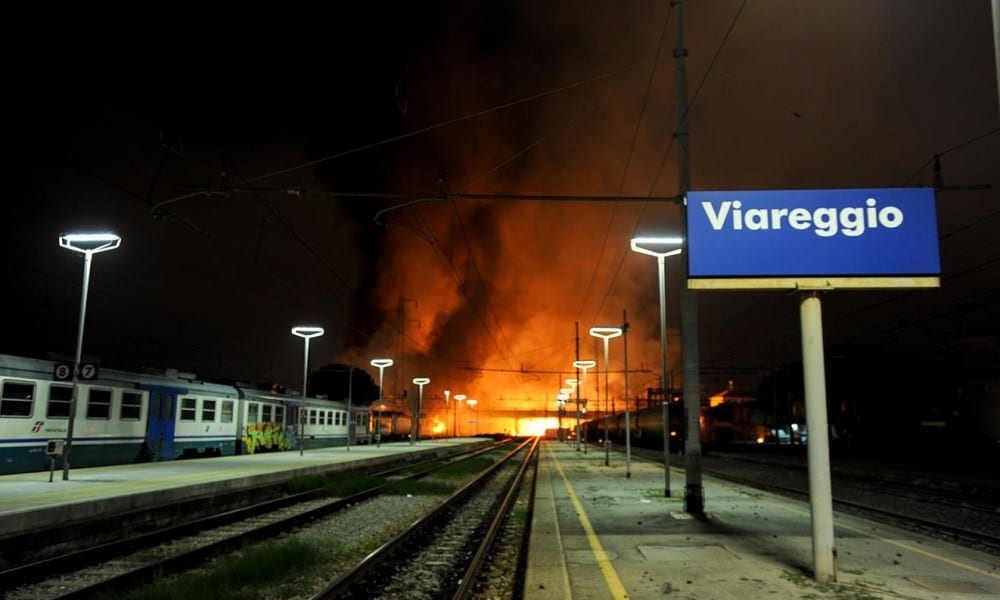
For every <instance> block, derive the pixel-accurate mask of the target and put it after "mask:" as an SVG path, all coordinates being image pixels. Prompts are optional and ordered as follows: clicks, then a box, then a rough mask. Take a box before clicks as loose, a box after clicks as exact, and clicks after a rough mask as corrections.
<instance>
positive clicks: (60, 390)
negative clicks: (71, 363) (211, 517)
mask: <svg viewBox="0 0 1000 600" xmlns="http://www.w3.org/2000/svg"><path fill="white" fill-rule="evenodd" d="M60 367H61V370H60ZM59 374H62V375H65V374H66V366H65V365H64V364H62V363H57V362H54V361H48V360H37V359H30V358H23V357H17V356H10V355H0V474H8V473H20V472H29V471H37V470H42V469H46V468H48V466H49V464H50V463H49V456H47V455H46V445H47V442H48V441H49V440H64V439H66V437H67V429H68V427H69V421H70V419H69V414H70V406H71V400H72V392H73V383H72V382H71V381H62V380H57V379H56V377H57V376H58V375H59ZM76 406H77V410H76V415H75V417H74V418H73V435H72V444H71V446H72V448H71V452H70V462H71V465H72V466H73V467H87V466H98V465H110V464H122V463H130V462H142V461H157V460H172V459H176V458H184V457H193V456H222V455H232V454H243V453H247V452H253V451H265V450H277V449H290V448H296V449H297V448H298V447H299V446H298V444H299V443H300V439H301V440H302V443H303V445H304V447H305V448H317V447H325V446H342V445H345V444H347V443H348V428H349V424H353V430H352V431H351V437H350V441H351V442H352V443H355V444H357V443H368V442H369V441H370V432H369V426H368V424H369V422H370V416H369V412H368V408H367V407H365V406H352V407H350V413H349V412H348V409H349V407H348V406H347V404H346V403H343V402H335V401H330V400H322V399H315V398H305V399H303V398H302V397H298V396H285V395H279V394H268V393H264V392H259V391H257V390H253V389H248V388H247V387H243V386H233V385H223V384H216V383H209V382H202V381H198V380H196V379H194V377H193V376H190V375H185V374H183V373H177V372H169V371H168V372H165V373H162V374H146V373H131V372H127V371H116V370H112V369H100V370H99V371H98V372H97V374H96V377H95V378H94V379H92V380H87V381H80V382H79V383H78V385H77V403H76ZM300 414H301V415H304V421H303V422H302V423H299V421H298V418H299V415H300ZM349 414H350V415H353V417H350V416H349ZM264 424H266V425H264ZM260 429H267V430H270V431H271V432H272V435H271V438H270V439H272V440H277V441H275V442H274V443H275V445H273V446H262V445H259V444H257V443H256V442H257V440H253V441H251V439H250V438H251V437H253V436H254V435H255V432H256V431H258V430H260ZM248 441H251V443H249V444H248ZM279 441H280V444H279V443H278V442H279ZM56 462H57V464H59V465H61V458H58V457H57V459H56Z"/></svg>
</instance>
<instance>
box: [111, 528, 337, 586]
mask: <svg viewBox="0 0 1000 600" xmlns="http://www.w3.org/2000/svg"><path fill="white" fill-rule="evenodd" d="M322 555H323V553H321V552H320V551H319V550H318V549H317V548H315V547H314V546H312V545H310V544H307V543H305V542H302V541H299V540H295V539H287V540H282V541H274V542H269V543H266V544H261V545H258V546H253V547H251V548H249V549H248V550H247V551H246V552H243V553H242V554H240V555H238V556H228V557H225V558H221V559H219V560H218V561H216V562H215V563H214V564H213V565H212V566H211V568H210V569H205V570H201V571H196V572H192V573H188V574H185V575H183V576H180V577H177V578H171V579H167V580H161V581H158V582H157V583H155V584H153V585H150V586H147V587H144V588H140V589H137V590H132V591H130V592H128V593H126V594H125V595H122V594H121V593H115V594H111V595H106V596H103V598H107V599H111V598H115V599H121V600H174V599H176V598H184V599H185V600H201V599H205V600H219V599H220V598H228V599H234V600H244V599H245V600H252V599H256V598H260V589H259V588H261V587H265V586H268V585H271V584H273V583H275V582H278V581H288V580H289V579H292V578H294V577H296V576H297V575H299V574H301V573H303V572H305V571H307V570H311V569H312V568H314V566H315V565H316V564H318V563H319V562H320V560H321V556H322Z"/></svg>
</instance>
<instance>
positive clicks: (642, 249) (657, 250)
mask: <svg viewBox="0 0 1000 600" xmlns="http://www.w3.org/2000/svg"><path fill="white" fill-rule="evenodd" d="M683 244H684V238H680V237H637V238H632V241H631V246H632V250H634V251H636V252H638V253H640V254H645V255H647V256H655V257H656V266H657V269H658V273H659V277H660V372H661V373H662V376H661V383H660V385H661V386H662V388H663V389H662V390H661V397H662V398H663V404H662V406H663V497H664V498H669V497H670V380H669V377H668V375H669V371H667V279H666V271H665V269H666V267H665V260H664V259H666V258H667V257H668V256H675V255H677V254H680V253H681V250H682V246H683Z"/></svg>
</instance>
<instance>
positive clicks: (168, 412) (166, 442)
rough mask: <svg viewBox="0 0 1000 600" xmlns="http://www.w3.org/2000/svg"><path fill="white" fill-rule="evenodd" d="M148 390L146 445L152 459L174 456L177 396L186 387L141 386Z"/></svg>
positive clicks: (184, 391) (168, 458)
mask: <svg viewBox="0 0 1000 600" xmlns="http://www.w3.org/2000/svg"><path fill="white" fill-rule="evenodd" d="M142 388H143V389H145V390H149V425H148V428H147V430H146V447H147V448H148V451H149V453H150V455H151V458H152V460H154V461H158V460H172V459H173V458H174V424H175V423H176V421H177V396H179V395H182V394H186V393H187V389H185V388H176V387H168V386H162V385H151V386H142Z"/></svg>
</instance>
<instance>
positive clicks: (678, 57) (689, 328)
mask: <svg viewBox="0 0 1000 600" xmlns="http://www.w3.org/2000/svg"><path fill="white" fill-rule="evenodd" d="M683 4H684V3H683V2H682V1H681V0H672V2H671V6H672V7H673V10H674V11H675V12H674V17H673V18H674V31H675V34H676V45H675V46H674V52H673V54H674V59H675V61H676V69H675V71H674V92H675V95H676V97H677V99H676V104H677V106H676V113H677V129H676V131H675V133H674V135H675V136H676V138H677V148H678V152H677V195H678V196H679V197H680V198H682V199H683V198H684V196H685V195H686V194H687V193H688V191H689V190H690V189H691V157H690V153H689V148H688V142H689V139H688V105H687V69H686V67H685V64H684V59H685V58H686V57H687V48H685V47H684V13H683ZM681 228H682V229H681V230H682V231H683V237H684V245H685V246H686V245H687V244H688V239H687V238H688V236H687V204H686V203H685V202H682V203H681ZM684 253H685V255H686V256H688V252H687V249H685V252H684ZM684 264H685V267H684V281H682V283H681V357H682V359H681V360H682V367H683V373H684V394H683V396H684V415H685V423H686V431H687V433H686V435H685V436H684V479H685V484H684V510H685V511H686V512H688V513H691V514H694V515H701V514H704V513H705V496H704V492H703V490H702V485H701V428H700V422H699V417H700V416H701V380H700V377H699V361H698V299H697V296H695V292H693V291H691V290H689V289H688V287H687V283H686V282H687V261H685V262H684ZM664 391H665V392H666V391H667V390H664ZM663 398H664V401H668V399H669V396H668V395H667V394H666V393H665V394H664V396H663ZM668 433H669V432H664V434H665V435H664V442H663V443H664V444H666V445H668V447H669V443H670V442H669V437H670V436H669V435H667V434H668Z"/></svg>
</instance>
